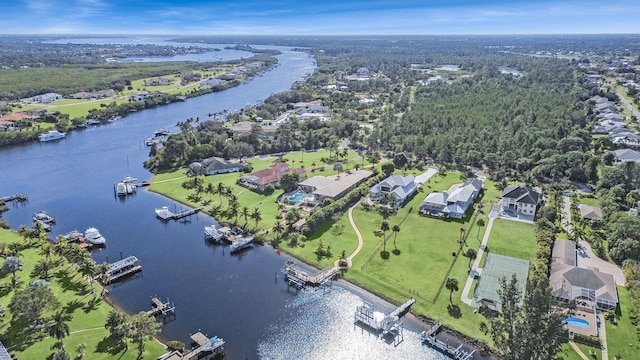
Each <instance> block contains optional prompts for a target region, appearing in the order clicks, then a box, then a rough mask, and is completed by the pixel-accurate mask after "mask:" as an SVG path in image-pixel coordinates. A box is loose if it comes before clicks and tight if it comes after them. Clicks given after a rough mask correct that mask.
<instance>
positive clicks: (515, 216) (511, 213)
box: [502, 209, 518, 218]
mask: <svg viewBox="0 0 640 360" xmlns="http://www.w3.org/2000/svg"><path fill="white" fill-rule="evenodd" d="M502 212H503V213H504V214H505V215H507V216H510V217H512V218H517V217H518V214H516V212H515V211H513V210H511V209H504V210H503V211H502Z"/></svg>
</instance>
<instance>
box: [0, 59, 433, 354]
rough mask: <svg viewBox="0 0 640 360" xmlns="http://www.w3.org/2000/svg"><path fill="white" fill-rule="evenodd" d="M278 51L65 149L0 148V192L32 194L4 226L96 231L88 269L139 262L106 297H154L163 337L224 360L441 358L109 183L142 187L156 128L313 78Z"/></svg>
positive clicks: (330, 294)
mask: <svg viewBox="0 0 640 360" xmlns="http://www.w3.org/2000/svg"><path fill="white" fill-rule="evenodd" d="M281 50H282V51H283V53H282V55H279V56H278V58H279V60H280V64H279V66H277V67H276V68H274V69H272V70H270V71H268V72H266V73H264V74H262V75H261V76H259V77H256V78H254V79H253V80H250V81H248V82H246V83H244V84H242V85H240V86H238V87H236V88H233V89H229V90H226V91H223V92H218V93H212V94H207V95H204V96H201V97H197V98H192V99H188V100H187V101H185V102H178V103H173V104H170V105H166V106H161V107H158V108H155V109H149V110H144V111H140V112H136V113H132V114H130V115H129V116H127V117H125V118H122V119H120V120H118V121H116V122H113V123H109V124H106V125H100V126H95V127H90V128H87V129H86V130H81V131H73V132H71V133H69V134H68V135H67V137H66V139H63V140H58V141H54V142H47V143H30V144H24V145H20V146H14V147H7V148H0V157H1V158H2V160H3V161H2V165H0V194H1V195H8V194H12V193H16V192H23V193H26V194H28V196H29V200H28V202H25V203H22V204H18V205H13V206H11V205H10V207H11V210H10V211H8V212H6V213H5V214H4V216H3V217H4V219H5V220H6V221H8V222H9V224H10V225H11V227H12V228H13V229H17V228H18V227H19V226H20V225H21V224H31V216H32V214H33V213H34V212H36V211H40V210H46V211H47V212H49V213H51V214H53V215H54V216H55V217H56V220H57V223H56V225H55V226H53V228H52V232H51V234H52V236H57V235H58V234H62V233H66V232H68V231H71V230H73V229H78V230H80V231H84V230H85V229H86V228H88V227H90V226H95V227H96V228H98V229H99V230H100V232H101V233H102V234H103V235H104V236H105V238H106V239H107V245H106V247H105V248H104V249H100V250H95V251H93V253H92V255H93V258H94V259H95V260H96V262H98V263H102V262H104V261H107V262H114V261H116V260H119V259H120V258H121V257H126V256H129V255H135V256H136V257H138V258H139V259H140V261H141V264H142V267H143V270H142V272H141V274H140V275H139V276H135V277H132V278H130V279H128V280H126V281H123V282H118V283H115V284H113V285H111V286H109V290H110V295H109V296H110V298H111V299H112V300H114V301H115V302H117V304H118V305H119V306H120V307H122V308H123V309H125V310H126V311H127V312H129V313H137V312H139V311H146V310H149V309H150V306H151V304H150V297H152V296H158V297H159V298H161V299H163V300H164V299H167V298H168V299H169V300H170V301H172V302H173V303H174V304H175V307H176V318H175V319H174V320H172V321H169V322H166V323H165V324H164V325H163V326H162V333H161V337H162V338H163V339H165V340H180V341H182V342H184V343H187V344H188V343H189V335H190V334H193V333H195V332H197V331H202V332H204V333H206V334H208V335H210V336H219V337H222V338H224V339H225V341H226V345H225V350H226V354H227V359H257V358H260V359H301V358H304V359H394V358H395V359H414V358H420V359H432V358H433V359H435V358H441V357H442V355H440V354H439V353H437V352H433V351H432V350H430V349H428V348H426V347H423V346H421V345H420V343H419V340H418V334H417V333H416V332H412V331H408V330H406V331H405V332H404V340H405V341H404V342H403V343H402V344H400V345H399V346H397V347H395V346H393V345H392V344H388V343H386V342H384V341H382V340H378V339H377V337H375V336H373V335H371V334H369V333H367V332H366V331H363V330H362V329H360V328H359V327H355V326H354V325H353V313H354V311H355V307H356V306H357V305H359V304H360V303H361V299H360V297H358V296H356V295H355V294H354V293H352V292H349V291H346V290H344V289H341V288H339V287H334V288H333V289H332V290H330V291H327V292H323V291H300V292H298V293H296V292H295V291H292V290H289V289H288V288H287V286H286V284H285V283H284V282H283V279H282V276H281V274H280V273H279V269H280V267H281V266H282V265H283V263H284V262H285V261H286V257H285V256H281V255H278V254H276V253H275V252H274V251H273V249H272V248H271V247H270V246H259V247H254V248H251V249H248V250H246V251H242V252H240V253H239V254H237V255H236V254H234V255H230V254H229V251H228V248H226V247H223V246H218V245H212V244H209V243H208V242H207V241H205V240H204V236H203V228H204V226H205V225H209V224H212V223H213V222H214V220H213V219H212V218H210V217H208V216H206V215H203V214H199V215H197V216H193V217H192V218H191V222H188V223H181V222H169V223H163V222H161V221H159V220H158V219H156V217H155V214H154V209H155V208H157V207H161V206H163V205H168V206H170V207H173V206H178V205H177V204H175V203H174V202H172V201H170V200H168V199H166V198H164V197H162V196H159V195H157V194H154V193H150V192H147V191H145V190H141V189H139V190H138V192H137V194H135V195H133V196H129V197H127V198H126V199H122V198H117V197H116V196H114V191H113V184H114V183H116V182H117V181H119V180H120V179H122V178H123V177H125V176H133V177H137V178H139V179H141V180H143V179H149V178H151V176H152V174H150V173H149V172H148V171H147V170H146V169H144V168H143V166H142V163H143V161H144V160H146V159H147V157H148V151H149V149H148V148H147V147H146V146H145V145H144V140H145V139H146V138H148V137H150V136H151V135H152V134H153V132H154V131H155V130H157V129H159V128H166V129H170V130H172V131H177V128H176V126H175V124H176V122H177V121H180V120H184V119H186V118H189V117H199V118H200V119H203V120H204V119H206V118H207V114H208V113H213V112H216V111H221V110H223V109H227V110H229V111H230V112H231V111H234V110H236V109H240V108H242V107H244V106H246V105H247V104H255V103H257V102H259V101H261V100H263V99H264V98H266V97H267V96H269V95H270V94H273V93H278V92H281V91H284V90H287V89H289V88H290V86H291V85H292V84H293V83H294V82H295V81H297V80H299V79H300V78H303V77H305V76H308V75H309V74H310V73H311V72H312V71H313V69H314V66H315V63H314V60H313V59H312V58H311V57H309V56H308V55H307V54H305V53H301V52H294V51H290V50H287V49H286V48H282V49H281ZM381 310H385V311H389V308H386V309H381ZM100 325H102V324H96V326H100Z"/></svg>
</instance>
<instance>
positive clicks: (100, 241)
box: [84, 227, 107, 245]
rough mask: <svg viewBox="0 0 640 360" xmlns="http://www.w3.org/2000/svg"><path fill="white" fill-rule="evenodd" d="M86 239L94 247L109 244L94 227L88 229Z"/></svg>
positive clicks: (85, 234)
mask: <svg viewBox="0 0 640 360" xmlns="http://www.w3.org/2000/svg"><path fill="white" fill-rule="evenodd" d="M84 237H85V239H86V240H87V241H88V242H90V243H92V244H93V245H104V244H105V243H106V242H107V240H106V239H105V238H104V236H102V235H100V232H99V231H98V229H96V228H94V227H90V228H88V229H87V231H85V232H84Z"/></svg>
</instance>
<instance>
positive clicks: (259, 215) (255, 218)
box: [250, 207, 262, 229]
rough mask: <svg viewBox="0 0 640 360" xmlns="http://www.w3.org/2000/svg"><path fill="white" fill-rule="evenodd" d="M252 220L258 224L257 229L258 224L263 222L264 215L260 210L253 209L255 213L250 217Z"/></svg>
mask: <svg viewBox="0 0 640 360" xmlns="http://www.w3.org/2000/svg"><path fill="white" fill-rule="evenodd" d="M250 217H251V219H253V221H255V222H256V229H257V228H258V223H259V222H260V220H262V213H261V211H260V209H259V208H257V207H256V208H253V211H252V212H251V215H250Z"/></svg>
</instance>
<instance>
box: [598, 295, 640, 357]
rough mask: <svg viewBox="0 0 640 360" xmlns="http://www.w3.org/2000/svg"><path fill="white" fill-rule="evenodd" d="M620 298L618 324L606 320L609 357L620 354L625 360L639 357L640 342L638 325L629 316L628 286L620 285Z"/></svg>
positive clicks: (617, 311)
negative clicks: (639, 339)
mask: <svg viewBox="0 0 640 360" xmlns="http://www.w3.org/2000/svg"><path fill="white" fill-rule="evenodd" d="M618 300H619V305H618V309H617V310H616V324H615V325H614V324H612V323H611V322H610V321H605V324H606V330H607V348H608V349H609V358H610V359H613V357H614V356H616V355H619V356H621V357H622V359H624V360H628V359H637V358H638V354H639V353H640V342H639V341H638V335H637V333H636V327H635V326H634V325H633V324H632V323H631V319H630V318H629V306H630V305H631V298H630V297H629V291H628V290H627V288H625V287H622V286H618Z"/></svg>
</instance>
